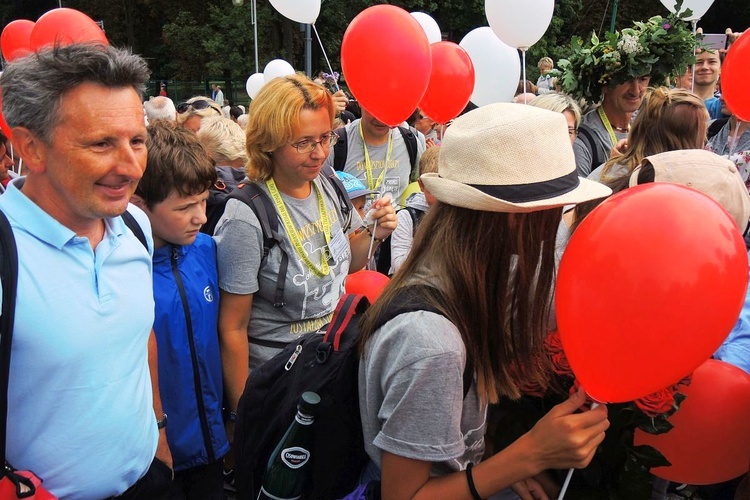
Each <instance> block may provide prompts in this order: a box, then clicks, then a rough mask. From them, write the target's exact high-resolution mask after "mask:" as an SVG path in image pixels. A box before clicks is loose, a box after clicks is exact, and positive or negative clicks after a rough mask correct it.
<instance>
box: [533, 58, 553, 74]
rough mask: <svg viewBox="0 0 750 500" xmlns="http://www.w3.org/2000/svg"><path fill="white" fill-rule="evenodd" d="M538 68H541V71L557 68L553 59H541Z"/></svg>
mask: <svg viewBox="0 0 750 500" xmlns="http://www.w3.org/2000/svg"><path fill="white" fill-rule="evenodd" d="M536 67H537V68H539V71H541V70H542V69H544V68H549V69H552V68H554V67H555V61H553V60H552V58H551V57H542V58H541V59H539V62H538V63H537V64H536Z"/></svg>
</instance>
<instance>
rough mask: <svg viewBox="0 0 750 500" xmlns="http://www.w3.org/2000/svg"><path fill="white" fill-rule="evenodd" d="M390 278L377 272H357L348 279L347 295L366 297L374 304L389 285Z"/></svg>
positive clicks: (346, 285) (345, 286)
mask: <svg viewBox="0 0 750 500" xmlns="http://www.w3.org/2000/svg"><path fill="white" fill-rule="evenodd" d="M388 281H389V280H388V276H386V275H384V274H381V273H379V272H377V271H369V270H367V269H365V270H363V271H357V272H356V273H352V274H350V275H349V276H347V277H346V283H345V284H344V288H345V289H346V293H353V294H359V295H364V296H365V297H367V300H369V301H370V304H374V303H375V301H376V300H377V298H378V297H380V294H381V293H382V292H383V289H384V288H385V286H386V285H387V284H388Z"/></svg>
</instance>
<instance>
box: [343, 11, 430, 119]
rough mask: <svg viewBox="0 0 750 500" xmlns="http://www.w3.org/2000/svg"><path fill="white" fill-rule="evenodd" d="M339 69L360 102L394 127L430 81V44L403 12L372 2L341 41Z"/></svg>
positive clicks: (418, 26)
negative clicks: (372, 4)
mask: <svg viewBox="0 0 750 500" xmlns="http://www.w3.org/2000/svg"><path fill="white" fill-rule="evenodd" d="M341 68H342V69H343V71H344V76H345V77H346V84H347V85H348V86H349V89H350V90H351V91H352V94H354V97H356V98H357V100H358V101H359V104H360V105H361V106H362V107H363V108H364V109H366V110H367V111H369V112H370V113H371V114H372V115H373V116H374V117H375V118H377V119H378V120H380V121H381V122H383V123H385V124H387V125H389V126H391V127H395V126H396V125H399V124H400V123H401V122H403V121H404V120H406V119H407V118H408V117H409V115H411V114H412V113H413V112H414V110H415V109H416V108H417V106H418V105H419V102H420V101H421V100H422V96H424V93H425V90H427V83H428V82H429V81H430V68H431V58H430V42H429V41H428V40H427V35H426V34H425V32H424V30H423V29H422V27H421V26H420V25H419V22H417V20H416V19H414V17H412V16H410V15H409V13H408V12H406V11H405V10H403V9H401V8H399V7H394V6H393V5H375V6H373V7H369V8H367V9H365V10H363V11H362V12H360V13H359V15H357V17H355V18H354V19H353V20H352V22H351V23H349V27H348V28H346V32H345V33H344V38H343V40H342V41H341Z"/></svg>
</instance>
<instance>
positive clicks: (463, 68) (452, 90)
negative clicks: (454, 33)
mask: <svg viewBox="0 0 750 500" xmlns="http://www.w3.org/2000/svg"><path fill="white" fill-rule="evenodd" d="M430 50H431V52H432V73H431V75H430V83H429V85H427V92H425V95H424V97H423V98H422V102H421V103H420V105H419V107H420V108H421V110H422V111H423V112H424V114H426V115H427V116H429V117H430V118H432V119H433V120H435V121H436V122H438V123H443V124H445V123H448V122H449V121H451V120H452V119H454V118H455V117H457V116H458V115H459V113H461V111H463V109H464V108H465V107H466V105H467V104H468V103H469V99H470V98H471V93H472V92H473V91H474V65H473V64H472V62H471V58H470V57H469V54H468V53H467V52H466V51H465V50H464V49H463V48H461V47H460V46H459V45H458V44H455V43H453V42H437V43H433V44H432V45H430Z"/></svg>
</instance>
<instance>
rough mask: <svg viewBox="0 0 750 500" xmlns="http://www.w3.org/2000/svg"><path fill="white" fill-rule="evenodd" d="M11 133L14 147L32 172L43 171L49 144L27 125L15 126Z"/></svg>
mask: <svg viewBox="0 0 750 500" xmlns="http://www.w3.org/2000/svg"><path fill="white" fill-rule="evenodd" d="M11 133H12V138H11V142H12V143H13V148H14V150H15V152H16V153H18V156H20V157H21V158H22V159H23V163H24V166H25V167H26V168H28V169H29V171H30V172H34V173H40V172H43V171H44V167H45V164H46V161H47V155H48V154H49V146H48V145H47V144H46V143H45V142H44V141H43V140H42V139H41V138H40V137H38V136H37V135H36V134H34V133H33V132H32V131H31V130H29V129H27V128H26V127H14V128H13V129H12V130H11Z"/></svg>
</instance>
